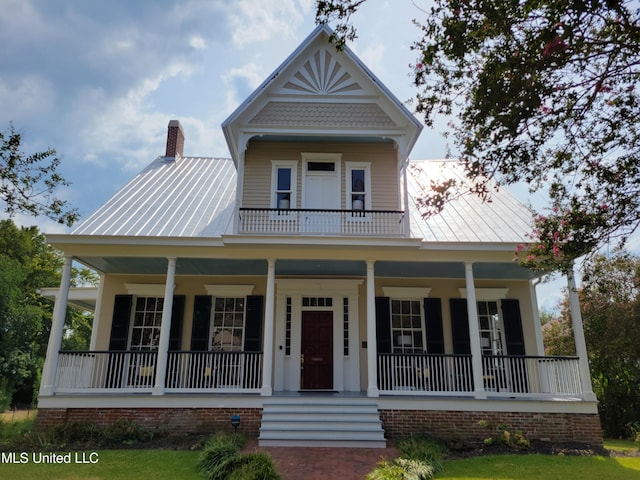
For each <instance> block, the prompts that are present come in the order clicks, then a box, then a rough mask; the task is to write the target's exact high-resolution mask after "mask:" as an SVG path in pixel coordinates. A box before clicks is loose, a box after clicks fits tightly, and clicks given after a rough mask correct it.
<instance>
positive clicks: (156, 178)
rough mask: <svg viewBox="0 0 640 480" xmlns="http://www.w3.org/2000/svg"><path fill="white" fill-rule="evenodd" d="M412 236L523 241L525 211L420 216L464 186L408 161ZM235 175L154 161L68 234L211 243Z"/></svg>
mask: <svg viewBox="0 0 640 480" xmlns="http://www.w3.org/2000/svg"><path fill="white" fill-rule="evenodd" d="M408 173H409V175H408V190H409V191H408V193H409V203H410V207H409V218H410V222H411V237H412V238H419V239H423V241H425V242H435V243H440V242H442V243H510V244H513V243H522V242H526V241H527V238H526V236H525V235H526V233H527V232H529V231H530V230H531V223H532V215H531V212H530V211H529V210H528V209H527V208H526V207H525V206H524V205H522V203H520V202H519V201H518V200H517V199H516V198H515V197H514V196H513V195H511V194H510V193H509V192H507V191H506V190H505V189H504V188H503V189H500V190H499V191H497V192H495V194H494V195H493V196H492V201H491V202H482V201H481V200H480V199H479V198H478V197H476V196H474V195H465V196H462V197H460V198H458V199H456V200H454V201H452V202H451V203H450V204H448V205H447V206H446V208H445V209H444V210H443V211H442V212H441V213H440V214H438V215H435V216H432V217H429V218H426V219H425V218H423V217H422V215H421V212H420V209H419V207H418V206H417V203H416V199H417V198H419V197H421V196H423V195H424V190H425V187H426V186H428V185H429V182H430V181H431V180H437V179H444V178H451V177H454V178H456V179H458V180H460V181H462V182H465V178H464V172H463V170H462V168H461V167H460V165H459V164H458V163H457V162H455V161H435V160H428V161H427V160H421V161H411V162H410V166H409V168H408ZM235 192H236V171H235V166H234V164H233V162H232V160H231V159H224V158H200V157H182V158H178V159H177V160H175V161H173V160H167V159H166V158H165V157H158V158H157V159H156V160H154V161H153V162H152V163H151V164H150V165H149V166H148V167H147V168H145V169H144V170H143V171H142V172H140V173H139V174H138V175H136V176H135V177H134V178H133V179H132V180H131V181H130V182H129V183H127V184H126V185H125V186H124V187H123V188H122V189H120V190H119V191H118V192H117V193H116V194H115V195H114V196H113V197H112V198H111V199H109V200H108V201H107V202H106V203H105V204H104V205H102V206H101V207H100V208H99V209H98V210H97V211H96V212H95V213H93V214H92V215H90V216H89V217H88V218H87V219H86V220H84V221H83V222H82V223H81V224H80V225H79V226H78V227H77V228H75V229H74V230H73V231H72V232H71V234H72V235H95V236H130V237H183V238H189V237H200V238H216V237H220V236H222V235H223V234H230V233H232V226H233V212H234V204H235Z"/></svg>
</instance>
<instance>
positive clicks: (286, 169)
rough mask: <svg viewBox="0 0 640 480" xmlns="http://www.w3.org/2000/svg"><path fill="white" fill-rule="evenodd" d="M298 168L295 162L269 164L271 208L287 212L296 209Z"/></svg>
mask: <svg viewBox="0 0 640 480" xmlns="http://www.w3.org/2000/svg"><path fill="white" fill-rule="evenodd" d="M297 181H298V167H297V162H296V161H284V160H283V161H273V162H272V163H271V191H272V195H271V208H277V209H280V210H289V209H291V208H296V187H297Z"/></svg>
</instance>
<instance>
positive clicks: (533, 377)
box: [378, 354, 583, 397]
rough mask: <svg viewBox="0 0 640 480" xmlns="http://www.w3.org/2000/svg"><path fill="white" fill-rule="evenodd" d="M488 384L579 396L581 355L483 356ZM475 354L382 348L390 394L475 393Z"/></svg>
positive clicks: (491, 388) (381, 371) (383, 384)
mask: <svg viewBox="0 0 640 480" xmlns="http://www.w3.org/2000/svg"><path fill="white" fill-rule="evenodd" d="M482 367H483V382H484V390H485V391H487V392H490V393H491V394H492V395H494V394H495V395H498V396H500V395H506V396H518V395H520V396H532V395H533V396H537V395H539V396H542V397H545V396H547V397H548V396H578V395H581V394H582V393H583V391H582V387H581V384H580V375H579V370H578V368H579V367H578V357H537V356H506V355H500V356H493V355H491V356H483V357H482ZM472 372H473V371H472V367H471V355H433V354H379V355H378V384H379V389H380V392H381V393H385V394H418V395H421V394H422V395H423V394H425V392H429V394H464V393H469V394H471V393H473V390H474V384H473V373H472Z"/></svg>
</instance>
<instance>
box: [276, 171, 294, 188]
mask: <svg viewBox="0 0 640 480" xmlns="http://www.w3.org/2000/svg"><path fill="white" fill-rule="evenodd" d="M277 189H278V190H291V169H290V168H278V186H277Z"/></svg>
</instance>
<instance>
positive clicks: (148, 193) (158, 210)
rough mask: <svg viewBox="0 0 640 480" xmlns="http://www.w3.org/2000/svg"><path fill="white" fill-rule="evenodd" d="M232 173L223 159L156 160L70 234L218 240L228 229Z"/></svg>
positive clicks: (233, 184)
mask: <svg viewBox="0 0 640 480" xmlns="http://www.w3.org/2000/svg"><path fill="white" fill-rule="evenodd" d="M235 192H236V170H235V166H234V165H233V162H232V161H231V160H230V159H227V158H199V157H178V158H177V159H176V160H174V159H173V158H171V159H167V158H166V157H158V158H156V159H155V160H154V161H153V162H152V163H151V164H150V165H149V166H148V167H147V168H145V169H144V170H143V171H142V172H140V173H139V174H138V175H136V176H135V177H134V178H133V179H132V180H131V181H130V182H129V183H127V184H126V185H125V186H124V187H123V188H122V189H120V191H118V192H117V193H116V194H115V195H114V196H113V197H111V198H110V199H109V200H108V201H107V202H106V203H105V204H104V205H102V206H101V207H100V208H99V209H98V210H97V211H96V212H94V213H93V214H92V215H90V216H89V217H88V218H87V219H86V220H84V221H83V222H82V223H80V225H79V226H78V227H77V228H75V229H74V230H73V231H72V232H71V234H72V235H114V236H136V237H137V236H141V237H219V236H220V235H221V234H223V233H226V232H227V230H229V231H230V229H231V224H232V220H233V206H234V202H235Z"/></svg>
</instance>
